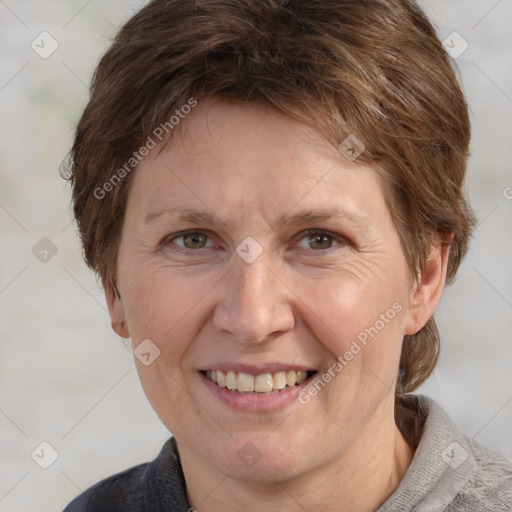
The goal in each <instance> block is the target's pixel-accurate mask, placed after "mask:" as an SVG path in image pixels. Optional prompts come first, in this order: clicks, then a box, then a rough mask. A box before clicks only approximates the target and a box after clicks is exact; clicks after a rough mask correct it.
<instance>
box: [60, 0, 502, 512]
mask: <svg viewBox="0 0 512 512" xmlns="http://www.w3.org/2000/svg"><path fill="white" fill-rule="evenodd" d="M469 136H470V129H469V120H468V114H467V105H466V102H465V100H464V97H463V95H462V93H461V90H460V88H459V86H458V84H457V80H456V77H455V75H454V72H453V70H452V68H451V65H450V62H449V58H448V57H447V55H446V54H445V52H444V49H443V46H442V44H441V43H440V42H439V40H438V39H437V37H436V35H435V32H434V30H433V28H432V26H431V25H430V24H429V22H428V21H427V19H426V17H425V16H424V14H423V13H422V12H421V11H420V10H419V8H418V7H417V6H416V5H415V4H414V3H412V2H410V1H408V0H391V1H390V0H364V1H362V2H350V1H348V0H347V1H330V0H328V1H326V0H322V1H305V0H304V1H303V0H295V1H286V0H281V1H279V0H263V1H261V2H253V1H251V0H239V1H237V2H231V1H229V0H216V1H209V2H195V1H170V2H169V1H163V0H154V1H153V2H151V3H150V4H149V5H147V6H146V7H145V8H144V9H142V11H140V12H139V13H138V14H136V15H135V16H134V17H133V18H132V19H130V20H129V21H128V23H127V24H126V25H125V26H124V27H123V28H122V30H121V31H120V33H119V34H118V36H117V38H116V40H115V41H114V43H113V45H112V47H111V48H110V49H109V50H108V52H107V53H106V55H105V56H104V57H103V59H102V60H101V62H100V64H99V66H98V69H97V71H96V74H95V77H94V82H93V87H92V93H91V98H90V101H89V103H88V105H87V107H86V109H85V112H84V114H83V117H82V119H81V120H80V122H79V125H78V128H77V133H76V138H75V142H74V146H73V149H72V151H71V155H70V157H71V158H70V176H69V179H70V181H71V183H72V186H73V201H74V211H75V215H76V218H77V222H78V226H79V229H80V234H81V237H82V242H83V246H84V253H85V259H86V261H87V263H88V264H89V265H90V266H91V268H93V269H94V270H95V271H96V272H98V274H99V275H100V277H101V279H102V282H103V285H104V288H105V293H106V297H107V303H108V306H109V311H110V315H111V321H112V327H113V328H114V330H115V331H116V332H117V333H118V334H119V335H120V336H122V337H126V338H128V337H129V338H131V340H132V342H133V347H134V355H135V361H136V365H137V369H138V372H139V376H140V379H141V383H142V386H143V388H144V391H145V393H146V395H147V397H148V399H149V401H150V403H151V405H152V406H153V408H154V409H155V411H156V412H157V414H158V415H159V417H160V418H161V420H162V421H163V423H164V424H165V425H166V427H167V428H168V429H169V431H170V432H172V435H173V437H172V438H171V439H170V440H169V441H168V442H167V443H166V445H165V446H164V447H163V449H162V451H161V453H160V455H159V457H158V458H157V459H156V460H155V461H153V462H151V463H149V464H144V465H141V466H137V467H135V468H132V469H130V470H128V471H126V472H124V473H121V474H120V475H116V476H114V477H111V478H108V479H106V480H104V481H102V482H100V483H99V484H97V485H95V486H94V487H92V488H91V489H89V490H88V491H86V492H85V493H83V494H82V495H81V496H79V497H78V498H77V499H76V500H75V501H73V502H72V503H71V504H70V505H69V506H68V507H67V508H66V511H70V512H74V511H107V510H123V511H142V510H155V511H156V510H162V511H163V510H173V511H174V510H176V511H182V510H183V511H186V510H198V511H199V512H202V511H208V512H210V511H212V512H214V511H218V510H223V511H226V510H237V511H238V510H261V508H263V509H265V510H269V511H272V510H280V511H283V510H284V511H295V510H325V511H350V512H354V511H361V512H362V511H375V510H378V511H379V512H383V511H397V510H400V511H401V510H415V511H425V512H426V511H438V510H447V511H450V512H454V511H467V510H478V511H491V510H492V511H493V512H496V511H510V510H511V509H512V465H511V463H510V461H508V460H507V459H505V458H503V457H501V456H499V455H497V454H493V453H490V452H488V451H487V450H486V449H484V448H483V447H481V446H479V445H477V444H476V443H474V442H473V441H472V440H471V439H469V438H467V437H465V436H464V435H463V434H461V433H460V432H458V431H457V429H456V428H455V427H454V425H453V424H452V423H451V422H450V420H449V418H448V417H447V416H446V414H445V413H444V411H443V410H442V409H441V408H440V407H439V406H438V405H437V404H436V403H434V402H433V401H431V400H430V399H428V398H426V397H422V396H415V395H411V394H410V392H412V391H414V390H415V389H416V388H417V387H418V386H419V385H420V384H421V383H422V382H424V381H425V379H426V378H427V377H428V376H429V375H430V373H431V372H432V370H433V368H434V366H435V363H436V360H437V355H438V350H439V337H438V334H437V330H436V326H435V322H434V320H433V318H432V315H433V313H434V311H435V309H436V306H437V305H438V303H439V300H440V297H441V295H442V292H443V288H444V285H445V282H448V283H449V282H451V281H452V280H453V279H454V277H455V274H456V271H457V268H458V266H459V264H460V261H461V259H462V258H463V256H464V254H465V253H466V250H467V244H468V240H469V237H470V233H471V230H472V228H473V226H474V217H473V214H472V212H471V210H470V208H469V206H468V204H467V202H466V200H465V198H464V196H463V192H462V189H463V179H464V173H465V167H466V158H467V154H468V144H469Z"/></svg>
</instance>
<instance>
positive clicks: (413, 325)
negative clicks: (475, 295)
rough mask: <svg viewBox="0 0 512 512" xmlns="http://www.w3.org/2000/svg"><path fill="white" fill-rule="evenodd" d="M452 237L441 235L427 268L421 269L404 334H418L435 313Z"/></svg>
mask: <svg viewBox="0 0 512 512" xmlns="http://www.w3.org/2000/svg"><path fill="white" fill-rule="evenodd" d="M452 239H453V235H452V234H446V235H440V237H439V241H438V242H437V243H436V245H433V247H432V252H431V254H430V256H429V257H428V259H427V261H426V263H425V268H424V269H422V270H420V271H419V273H418V280H417V282H416V285H415V287H414V288H413V289H412V291H411V294H410V296H409V316H408V319H407V321H406V324H405V333H404V334H408V335H413V334H416V333H417V332H418V331H419V330H420V329H422V328H423V327H424V326H425V324H426V323H427V322H428V320H429V319H430V317H431V316H432V315H433V314H434V311H435V310H436V308H437V305H438V304H439V301H440V300H441V296H442V294H443V290H444V285H445V282H446V271H447V268H448V256H449V254H450V244H451V241H452Z"/></svg>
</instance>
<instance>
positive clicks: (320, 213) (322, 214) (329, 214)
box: [144, 208, 368, 229]
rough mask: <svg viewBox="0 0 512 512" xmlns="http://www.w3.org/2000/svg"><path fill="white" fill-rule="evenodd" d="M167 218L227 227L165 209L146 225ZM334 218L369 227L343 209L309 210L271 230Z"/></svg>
mask: <svg viewBox="0 0 512 512" xmlns="http://www.w3.org/2000/svg"><path fill="white" fill-rule="evenodd" d="M162 217H163V218H165V220H168V219H169V220H173V221H177V222H187V223H189V224H204V225H209V226H216V225H226V224H225V223H223V222H222V221H221V220H220V219H219V217H218V216H216V215H214V214H213V213H211V212H207V211H198V210H191V209H179V208H175V209H163V210H156V211H154V212H151V213H148V214H147V215H146V217H145V218H144V222H145V223H149V222H152V221H154V220H157V219H161V218H162ZM332 218H340V219H342V220H344V221H345V222H347V223H348V224H351V225H353V226H354V227H356V228H359V229H361V228H364V227H366V226H367V225H368V219H367V218H365V217H363V216H362V215H359V214H356V213H354V212H350V211H348V210H345V209H343V208H332V209H320V210H307V211H303V212H297V213H294V214H292V215H290V214H289V213H286V214H284V215H282V216H281V217H280V218H279V219H278V220H277V222H275V223H274V224H272V226H271V229H274V228H275V227H276V226H278V225H284V226H294V225H302V224H310V223H312V222H319V221H324V220H329V219H332Z"/></svg>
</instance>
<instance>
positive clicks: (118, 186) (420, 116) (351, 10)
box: [68, 0, 475, 396]
mask: <svg viewBox="0 0 512 512" xmlns="http://www.w3.org/2000/svg"><path fill="white" fill-rule="evenodd" d="M195 98H197V99H198V101H203V100H205V99H207V98H213V99H218V100H225V101H230V102H243V103H250V104H257V105H259V106H261V107H265V108H270V109H272V110H274V111H277V112H280V113H282V114H284V115H288V116H291V117H293V118H295V119H299V120H301V121H303V122H305V123H308V124H310V125H311V126H313V127H315V128H316V129H317V130H319V131H321V132H322V134H324V135H325V137H326V139H327V140H329V141H331V142H332V143H333V144H335V145H336V146H338V145H339V144H340V143H341V142H342V141H343V140H344V139H345V138H346V137H347V136H348V135H355V136H356V137H357V138H358V139H359V140H361V141H362V142H363V143H364V145H365V147H366V149H365V151H364V152H363V154H362V155H361V156H360V157H359V158H360V159H361V160H362V161H367V162H373V163H375V164H376V168H377V170H378V172H379V174H380V176H381V179H382V183H383V187H384V191H385V194H386V197H387V201H388V206H389V208H390V211H391V213H392V215H393V219H394V221H395V223H396V227H397V230H398V232H399V234H400V238H401V241H402V246H403V250H404V253H405V256H406V258H407V261H408V265H409V269H410V273H411V276H413V278H416V277H417V272H418V269H421V268H423V267H424V265H425V261H426V257H427V256H428V253H429V250H430V248H431V246H432V243H435V242H436V240H435V236H436V234H439V233H451V234H453V240H452V242H451V250H450V255H449V262H448V275H447V282H448V283H450V282H451V281H452V280H453V278H454V276H455V273H456V271H457V268H458V266H459V263H460V261H461V259H462V257H463V256H464V254H465V253H466V251H467V244H468V240H469V237H470V234H471V230H472V228H473V226H474V222H475V221H474V216H473V214H472V212H471V209H470V207H469V206H468V204H467V202H466V200H465V198H464V194H463V180H464V173H465V167H466V159H467V155H468V145H469V138H470V125H469V118H468V110H467V105H466V102H465V99H464V96H463V94H462V92H461V89H460V87H459V85H458V82H457V78H456V75H455V73H454V70H453V68H452V66H451V61H450V59H449V57H448V56H447V54H446V53H445V51H444V48H443V46H442V44H441V43H440V41H439V39H438V38H437V37H436V34H435V31H434V29H433V27H432V25H431V24H430V23H429V21H428V20H427V18H426V16H425V15H424V14H423V13H422V11H421V10H420V9H419V8H418V6H417V5H416V4H415V3H414V2H413V1H412V0H361V1H358V2H354V1H353V0H258V1H255V0H236V1H235V0H198V1H196V0H171V1H168V0H154V1H152V2H151V3H149V4H148V5H147V6H146V7H144V8H143V9H142V10H141V11H140V12H138V13H137V14H136V15H135V16H133V17H132V18H131V19H130V20H129V21H128V22H127V23H126V24H125V25H124V27H123V28H122V29H121V31H120V32H119V34H118V35H117V37H116V38H115V40H114V42H113V44H112V46H111V47H110V49H109V50H108V51H107V52H106V54H105V55H104V57H103V58H102V59H101V62H100V63H99V65H98V67H97V69H96V71H95V74H94V78H93V83H92V89H91V96H90V100H89V102H88V104H87V106H86V108H85V111H84V113H83V115H82V118H81V119H80V122H79V124H78V127H77V130H76V137H75V141H74V145H73V147H72V150H71V152H70V155H69V160H68V179H69V180H70V182H71V183H72V186H73V204H74V213H75V217H76V219H77V223H78V227H79V231H80V235H81V240H82V244H83V248H84V257H85V261H86V262H87V264H88V265H89V266H90V267H91V268H92V269H94V270H95V271H96V272H97V273H98V274H99V276H100V277H101V279H102V282H103V284H104V285H105V286H112V287H113V288H114V290H116V286H115V283H116V261H117V253H118V246H119V241H120V235H121V228H122V223H123V217H124V211H125V207H126V200H127V194H128V191H129V183H130V177H131V176H132V174H133V173H130V172H129V171H130V170H131V167H133V168H135V166H136V162H135V161H134V162H132V164H133V165H131V164H130V167H126V162H128V161H130V159H133V157H134V151H137V150H138V149H139V148H140V147H142V146H143V145H144V144H146V143H147V141H148V140H149V139H148V137H150V138H151V137H154V132H155V128H157V127H161V126H167V129H166V134H165V135H166V137H165V139H164V142H165V143H167V142H168V141H170V140H171V139H172V136H173V135H174V134H175V133H176V132H177V131H178V130H175V131H173V130H172V128H171V126H170V123H169V119H170V118H171V116H173V115H175V114H177V113H178V111H177V109H181V108H182V106H183V105H186V104H187V103H188V104H190V102H191V99H193V100H194V101H196V100H195ZM165 123H167V124H165ZM177 128H179V126H178V127H177ZM167 133H168V134H167ZM152 134H153V135H152ZM161 146H162V145H161ZM122 169H124V172H123V171H122ZM116 177H117V178H116ZM114 178H115V181H112V180H113V179H114ZM107 183H110V184H111V185H112V186H110V185H109V186H105V185H106V184H107ZM98 190H102V191H103V192H101V193H99V192H98ZM107 192H108V193H107ZM100 196H101V197H100ZM438 352H439V335H438V332H437V329H436V324H435V322H434V319H433V318H431V319H430V320H429V321H428V322H427V324H426V325H425V326H424V327H423V329H421V330H420V331H419V332H418V333H417V334H415V335H413V336H406V337H405V339H404V342H403V348H402V356H401V361H400V371H399V376H398V385H397V396H401V394H402V393H407V392H410V391H412V390H414V389H416V388H417V387H418V386H419V385H420V384H421V383H422V382H423V381H424V380H425V379H426V378H427V377H428V376H429V375H430V373H431V372H432V370H433V368H434V366H435V364H436V361H437V357H438Z"/></svg>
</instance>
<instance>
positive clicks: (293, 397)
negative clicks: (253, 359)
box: [199, 372, 314, 412]
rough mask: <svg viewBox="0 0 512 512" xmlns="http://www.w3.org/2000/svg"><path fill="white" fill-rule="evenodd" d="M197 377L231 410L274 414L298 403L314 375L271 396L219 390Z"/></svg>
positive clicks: (207, 380)
mask: <svg viewBox="0 0 512 512" xmlns="http://www.w3.org/2000/svg"><path fill="white" fill-rule="evenodd" d="M199 377H200V378H201V381H202V382H203V384H204V385H205V386H206V387H207V389H208V390H209V391H210V392H211V393H212V394H213V395H214V396H216V397H217V398H218V399H219V400H220V401H221V402H222V403H224V404H226V405H227V406H229V407H231V408H232V409H235V410H237V411H242V412H276V411H280V410H281V409H284V408H285V407H287V406H288V405H290V404H291V403H293V402H298V396H299V394H300V392H301V391H302V389H303V388H305V387H306V386H308V385H309V382H310V380H311V378H313V377H314V375H312V376H311V377H309V378H308V379H306V380H305V381H304V382H301V383H300V384H298V385H296V386H293V387H292V388H285V389H284V390H282V391H279V393H274V394H272V395H262V394H251V395H249V394H245V393H237V392H236V391H235V392H233V391H229V390H228V389H227V388H221V387H220V386H218V385H217V384H215V383H214V382H213V381H212V380H210V379H209V378H208V377H206V375H204V374H203V373H201V372H199Z"/></svg>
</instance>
